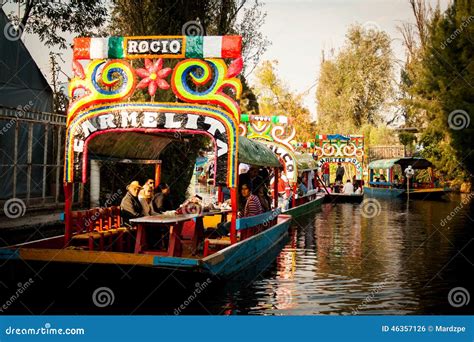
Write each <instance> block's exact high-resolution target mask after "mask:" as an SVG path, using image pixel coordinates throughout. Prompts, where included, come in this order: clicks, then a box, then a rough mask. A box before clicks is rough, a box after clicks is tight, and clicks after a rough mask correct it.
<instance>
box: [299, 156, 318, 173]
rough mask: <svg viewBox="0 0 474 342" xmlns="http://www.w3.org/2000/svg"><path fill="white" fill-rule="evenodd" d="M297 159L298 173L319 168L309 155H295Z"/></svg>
mask: <svg viewBox="0 0 474 342" xmlns="http://www.w3.org/2000/svg"><path fill="white" fill-rule="evenodd" d="M295 159H296V167H297V170H298V172H302V171H310V170H315V169H317V168H318V163H317V162H316V161H315V160H314V158H313V156H312V155H311V154H309V153H295Z"/></svg>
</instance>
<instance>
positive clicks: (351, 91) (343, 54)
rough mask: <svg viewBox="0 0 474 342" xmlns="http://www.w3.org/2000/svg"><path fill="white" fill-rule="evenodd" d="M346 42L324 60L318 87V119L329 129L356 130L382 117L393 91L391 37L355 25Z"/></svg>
mask: <svg viewBox="0 0 474 342" xmlns="http://www.w3.org/2000/svg"><path fill="white" fill-rule="evenodd" d="M346 37H347V40H346V44H345V46H344V47H343V49H342V50H341V51H340V52H339V53H338V54H337V55H336V56H334V57H333V58H332V59H330V60H323V61H322V63H321V71H320V76H319V82H318V88H317V91H316V100H317V112H318V119H319V123H320V125H321V126H323V127H325V128H326V129H327V130H328V131H333V132H339V133H346V134H347V133H353V132H354V131H357V130H359V129H360V128H361V127H362V126H363V125H364V124H370V125H377V124H379V123H381V122H382V121H383V118H384V117H383V114H384V111H385V109H386V108H387V107H388V106H389V105H390V104H391V101H390V100H391V98H392V97H393V92H394V82H393V63H394V59H393V53H392V50H391V47H390V37H389V36H388V35H387V34H386V33H385V32H381V31H375V30H370V31H366V30H364V29H363V28H362V27H361V26H360V25H355V26H352V27H351V28H350V29H349V31H348V33H347V36H346Z"/></svg>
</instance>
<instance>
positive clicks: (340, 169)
mask: <svg viewBox="0 0 474 342" xmlns="http://www.w3.org/2000/svg"><path fill="white" fill-rule="evenodd" d="M344 173H345V170H344V168H343V167H342V165H341V163H340V162H339V163H337V169H336V182H337V181H338V180H339V181H341V183H342V179H343V178H344Z"/></svg>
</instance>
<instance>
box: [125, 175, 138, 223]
mask: <svg viewBox="0 0 474 342" xmlns="http://www.w3.org/2000/svg"><path fill="white" fill-rule="evenodd" d="M141 188H142V187H141V186H140V184H139V183H138V182H137V181H133V182H131V183H130V184H129V185H128V186H127V193H126V194H125V196H124V197H123V198H122V202H121V203H120V210H121V215H122V217H123V220H124V222H125V223H128V224H130V219H132V218H138V217H142V216H143V207H142V205H141V203H140V200H139V199H138V193H139V191H140V189H141Z"/></svg>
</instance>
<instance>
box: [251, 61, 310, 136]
mask: <svg viewBox="0 0 474 342" xmlns="http://www.w3.org/2000/svg"><path fill="white" fill-rule="evenodd" d="M277 65H278V62H277V61H265V62H263V63H262V64H261V66H260V67H259V68H257V69H256V80H255V86H254V92H255V93H256V95H257V99H258V102H259V105H260V114H261V115H286V116H288V117H289V118H291V119H292V121H293V123H294V125H295V128H296V140H298V141H312V140H314V134H315V131H314V126H313V125H311V117H310V113H309V110H308V109H307V108H306V107H304V105H303V94H297V93H294V92H292V91H291V90H290V89H289V87H288V85H287V84H286V83H285V82H284V81H283V80H282V79H280V78H279V77H278V75H277V70H276V67H277Z"/></svg>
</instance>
